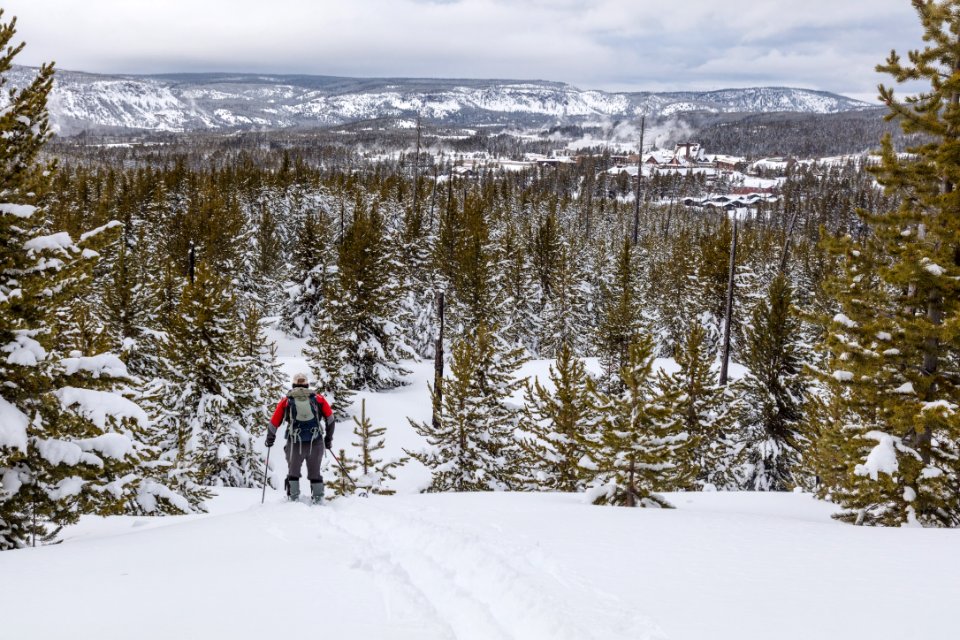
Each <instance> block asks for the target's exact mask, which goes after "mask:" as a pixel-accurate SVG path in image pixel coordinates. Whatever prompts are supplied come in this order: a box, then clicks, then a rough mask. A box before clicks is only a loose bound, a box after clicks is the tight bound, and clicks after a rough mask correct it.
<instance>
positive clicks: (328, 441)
mask: <svg viewBox="0 0 960 640" xmlns="http://www.w3.org/2000/svg"><path fill="white" fill-rule="evenodd" d="M323 446H325V447H326V448H327V449H330V450H331V451H333V438H326V439H325V440H324V441H323Z"/></svg>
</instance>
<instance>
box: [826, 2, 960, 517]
mask: <svg viewBox="0 0 960 640" xmlns="http://www.w3.org/2000/svg"><path fill="white" fill-rule="evenodd" d="M913 4H914V8H915V9H916V10H917V13H918V16H919V18H920V22H921V24H922V26H923V29H924V41H925V42H926V45H925V46H924V47H923V48H922V49H919V50H916V51H911V52H910V54H909V56H908V60H907V61H904V60H903V59H901V57H900V56H899V55H897V53H896V52H892V53H891V54H890V57H889V58H888V59H887V61H886V63H885V64H882V65H880V66H878V68H877V70H878V71H879V72H881V73H888V74H890V75H891V76H892V77H893V78H894V79H895V80H896V81H897V82H906V81H911V82H913V81H924V82H929V84H930V86H929V89H926V90H924V91H921V92H919V93H918V94H916V95H913V96H911V97H909V98H907V99H906V100H900V99H898V98H897V96H896V95H895V92H894V91H893V89H890V88H888V87H885V86H881V87H880V97H881V100H882V101H883V102H884V103H885V104H886V105H887V107H888V109H889V110H890V113H889V115H888V119H890V120H895V121H897V122H899V124H900V125H901V128H902V129H903V131H904V133H906V134H919V136H918V137H919V140H920V142H918V143H917V144H916V145H915V146H913V147H911V148H909V149H908V151H909V152H910V154H911V155H910V156H909V157H903V156H900V155H898V154H897V153H896V152H895V150H894V145H893V141H892V138H891V137H890V136H889V135H888V136H887V137H885V138H884V140H883V142H882V151H881V163H880V165H879V166H877V167H873V168H871V169H870V171H871V173H873V174H874V176H875V177H876V179H877V181H878V182H879V183H880V184H881V185H882V186H883V187H884V189H885V193H886V194H887V195H888V196H896V197H897V198H898V199H899V201H900V206H899V208H898V209H896V210H891V211H885V212H882V213H876V214H870V213H869V212H867V211H859V212H858V214H857V215H858V218H859V220H858V221H856V222H857V224H856V227H855V228H854V232H853V233H851V234H850V235H847V236H843V237H840V238H836V239H833V240H832V241H831V242H829V243H828V244H827V247H828V249H830V251H831V254H832V255H833V256H835V257H839V258H841V260H842V272H841V273H840V274H838V275H837V277H835V278H834V279H833V280H832V282H830V283H829V289H830V290H832V291H833V292H834V295H835V298H836V303H837V305H838V307H839V309H838V310H839V313H837V314H835V315H834V316H833V317H832V319H831V318H830V317H829V316H827V317H825V318H824V323H823V324H824V325H825V326H826V328H827V331H826V334H825V337H824V339H823V340H822V342H821V343H820V344H818V351H819V352H820V353H821V354H822V356H823V359H824V360H825V364H824V366H823V368H822V370H820V371H819V372H818V376H817V378H818V382H819V385H818V386H819V389H818V393H817V395H816V400H815V402H814V411H812V412H811V418H810V420H809V430H810V432H811V434H813V436H815V437H816V440H815V447H814V448H813V450H812V452H811V456H810V457H811V459H812V460H811V462H812V465H811V466H812V467H813V470H814V472H815V473H816V474H817V476H818V478H819V479H820V485H819V486H818V487H817V490H818V494H819V495H821V496H822V497H828V498H829V499H831V500H833V501H835V502H837V503H838V504H840V505H841V506H842V507H843V510H842V511H841V512H840V513H839V514H838V515H837V517H838V518H840V519H842V520H845V521H848V522H853V523H856V524H863V525H883V526H897V525H902V524H904V523H908V522H919V523H920V524H922V525H924V526H957V525H960V490H958V489H960V463H958V460H960V416H958V415H957V412H956V408H957V407H958V406H960V392H958V387H957V382H956V381H957V379H958V373H960V372H958V370H957V362H958V358H957V355H958V353H957V351H958V347H960V343H958V337H957V336H958V335H960V334H958V332H957V331H956V326H957V318H958V317H960V313H958V312H960V296H958V294H960V278H958V276H960V224H958V222H957V216H956V211H957V208H958V204H960V200H958V198H960V192H958V191H957V190H956V188H955V187H956V185H957V184H958V181H960V162H958V160H957V150H958V149H960V76H958V74H957V73H956V70H957V60H958V58H957V51H958V50H960V35H958V34H960V11H958V7H957V3H956V2H955V1H944V0H939V1H931V2H919V1H916V2H914V3H913Z"/></svg>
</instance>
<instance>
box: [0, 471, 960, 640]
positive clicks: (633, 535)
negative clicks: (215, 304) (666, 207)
mask: <svg viewBox="0 0 960 640" xmlns="http://www.w3.org/2000/svg"><path fill="white" fill-rule="evenodd" d="M670 497H671V498H672V500H673V501H674V503H675V504H676V505H677V507H678V508H677V509H676V510H653V509H635V510H630V509H623V508H614V507H594V506H590V505H587V504H584V503H583V502H582V500H581V498H580V497H579V496H575V495H563V494H509V493H499V494H439V495H400V496H392V497H377V496H374V497H371V498H369V499H362V498H349V499H341V500H338V501H334V502H332V503H330V504H328V505H327V506H324V507H309V506H307V505H304V504H287V503H283V502H282V497H281V496H280V494H279V493H277V492H273V491H271V492H268V497H267V504H266V505H265V506H260V504H259V502H260V493H259V491H257V490H251V489H233V490H221V491H220V495H219V496H218V497H217V498H216V499H214V500H213V501H212V502H211V513H210V514H209V515H205V516H187V517H170V518H156V519H151V518H134V517H112V518H84V520H83V521H82V522H81V523H80V524H79V525H77V526H76V527H73V528H72V529H70V530H69V531H67V533H66V536H65V538H66V540H65V542H64V543H63V544H61V545H57V546H51V547H41V548H37V549H24V550H19V551H9V552H5V553H2V554H0V577H2V580H0V630H2V637H3V638H5V639H6V638H9V639H11V640H21V639H24V640H27V639H30V640H47V639H49V640H59V639H60V638H64V637H69V638H78V639H87V638H90V639H94V638H96V639H97V640H112V639H118V640H119V639H123V640H126V639H129V638H136V639H138V640H153V639H158V640H160V639H163V640H167V639H170V638H230V639H231V640H261V639H262V638H276V637H300V638H310V637H323V638H356V639H358V640H361V639H362V640H367V639H369V640H391V639H401V638H402V639H410V640H414V639H416V640H432V639H444V640H451V639H461V640H463V639H475V640H498V639H507V638H512V639H522V640H540V639H544V640H565V639H570V640H590V639H597V640H643V639H645V638H673V639H676V640H703V639H709V640H751V639H757V640H761V639H762V640H767V639H770V638H776V639H777V640H792V639H796V640H814V639H815V640H830V639H835V638H836V639H848V638H870V639H871V640H884V639H888V638H889V639H890V640H894V639H896V640H906V639H921V638H924V639H925V638H938V639H939V638H952V637H956V632H957V624H958V619H957V613H956V611H957V610H956V603H957V602H960V579H958V577H957V576H960V554H958V553H957V552H956V549H957V548H958V544H960V532H957V531H950V530H925V529H897V530H891V529H866V528H858V527H853V526H849V525H844V524H839V523H837V522H834V521H832V520H831V519H830V518H829V514H830V511H831V507H830V506H829V505H827V504H824V503H820V502H817V501H815V500H813V499H812V498H810V497H809V496H806V495H802V494H758V493H703V494H671V496H670Z"/></svg>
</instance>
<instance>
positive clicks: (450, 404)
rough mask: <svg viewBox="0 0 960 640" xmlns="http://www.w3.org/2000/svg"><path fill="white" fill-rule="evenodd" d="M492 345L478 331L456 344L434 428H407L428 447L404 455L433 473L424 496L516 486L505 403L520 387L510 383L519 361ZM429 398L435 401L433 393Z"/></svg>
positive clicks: (512, 421) (511, 424)
mask: <svg viewBox="0 0 960 640" xmlns="http://www.w3.org/2000/svg"><path fill="white" fill-rule="evenodd" d="M496 339H497V338H496V336H495V335H494V333H493V332H492V331H490V330H489V329H487V328H486V327H484V326H481V327H480V328H479V329H478V331H477V333H476V335H475V336H473V337H470V338H464V339H460V340H457V341H456V342H455V343H454V345H453V353H452V362H451V364H450V375H449V376H448V377H445V378H444V380H443V402H442V405H441V406H442V412H441V416H440V420H439V424H438V425H437V426H436V427H435V426H434V425H433V424H432V423H429V422H426V423H418V422H414V421H412V420H411V422H410V423H411V425H412V426H413V428H414V430H416V432H417V433H419V434H420V435H421V436H424V437H425V438H426V439H427V442H428V444H429V448H428V449H426V450H424V451H407V454H408V455H410V456H411V457H413V458H415V459H416V460H418V461H420V462H421V463H422V464H423V465H425V466H426V467H428V468H429V469H430V470H431V471H432V474H433V479H432V481H431V483H430V487H429V488H428V489H427V491H495V490H504V489H510V488H513V485H514V484H516V478H517V474H518V472H519V469H518V458H519V452H518V447H517V443H516V440H515V436H514V429H515V425H516V416H515V415H514V413H515V412H514V410H513V409H511V408H510V407H508V406H507V405H506V404H505V401H506V400H507V398H508V397H509V396H510V395H511V394H512V393H513V392H514V391H516V390H517V389H519V387H520V385H521V384H522V381H518V380H515V379H514V378H513V374H514V372H515V371H516V369H517V368H518V367H519V365H520V362H521V356H520V353H519V352H518V351H516V350H514V351H507V352H504V351H503V350H502V347H499V346H498V345H497V344H496V342H495V341H496ZM431 393H432V395H434V399H435V394H436V390H432V392H431Z"/></svg>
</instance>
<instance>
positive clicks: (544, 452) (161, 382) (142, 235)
mask: <svg viewBox="0 0 960 640" xmlns="http://www.w3.org/2000/svg"><path fill="white" fill-rule="evenodd" d="M937 7H939V5H936V4H928V5H924V7H923V8H920V9H918V11H920V13H921V15H922V16H924V17H925V19H926V20H928V21H929V23H930V24H929V25H927V26H928V28H929V29H936V28H939V27H937V25H938V24H941V23H938V22H937V20H938V18H937V16H940V15H941V14H940V13H936V12H937V11H938V9H937ZM925 12H930V14H929V15H927V14H926V13H925ZM941 22H942V21H941ZM2 35H3V38H5V39H3V38H0V45H2V44H4V43H5V42H6V41H8V40H9V38H10V37H11V36H12V26H11V25H8V28H7V29H6V30H5V31H3V33H2ZM937 42H939V41H938V40H937ZM0 48H2V46H0ZM6 51H7V54H6V58H3V59H0V73H2V72H3V71H4V70H5V69H7V68H9V63H10V60H11V59H12V57H13V55H15V54H16V50H15V49H13V50H9V49H8V50H6ZM930 55H931V56H932V57H931V58H930V59H931V60H939V59H940V58H938V57H937V56H938V55H939V54H937V53H936V51H934V52H933V53H931V54H930ZM900 64H901V63H900V61H899V59H896V58H893V59H891V61H890V62H889V70H890V71H891V72H893V73H895V74H897V73H906V72H905V71H903V70H902V68H901V67H899V66H898V65H900ZM4 65H7V66H4ZM51 77H52V69H49V68H44V70H42V71H41V73H40V75H39V76H38V78H37V80H36V82H35V83H34V84H33V85H31V86H30V87H27V88H25V89H24V90H22V91H20V92H18V93H15V95H14V96H13V102H12V106H11V108H10V109H9V110H8V111H7V112H6V113H5V114H3V115H0V129H2V131H3V132H4V135H3V136H0V141H2V144H3V145H4V147H3V149H4V153H3V154H0V160H2V161H3V162H4V163H5V164H4V165H3V169H4V173H3V180H4V183H3V185H2V189H0V192H2V193H3V194H4V196H3V202H4V204H0V234H2V235H0V239H2V242H0V250H2V252H3V253H2V254H0V269H2V271H3V281H2V283H0V311H2V314H0V350H2V352H3V353H4V354H6V357H5V358H3V359H0V373H2V376H3V385H2V386H0V398H2V403H0V411H2V414H0V415H2V418H3V422H2V423H0V424H2V425H3V429H0V477H2V478H3V491H2V493H0V547H5V548H6V547H15V546H20V545H23V544H26V543H27V542H28V541H30V540H35V539H41V540H42V539H52V538H53V536H55V535H56V531H57V529H58V527H60V526H62V525H63V524H66V523H69V522H72V521H73V520H75V519H76V518H77V517H78V516H79V514H81V513H104V514H109V513H120V512H126V513H163V512H168V513H169V512H174V513H176V512H184V511H190V510H193V509H196V508H199V505H200V504H201V502H202V500H203V498H204V497H205V495H206V491H205V489H204V487H206V486H209V485H230V486H251V485H252V484H254V483H255V482H256V481H257V478H258V475H259V472H260V471H259V470H261V469H262V466H261V454H262V450H261V448H260V447H261V444H260V434H259V433H258V430H259V429H258V427H259V425H261V424H262V423H263V421H264V420H265V419H266V418H267V417H268V414H269V409H270V405H271V404H272V401H273V400H274V399H275V398H276V397H277V394H278V393H279V392H280V389H281V387H282V383H283V381H282V380H280V378H279V375H278V369H277V365H276V358H275V355H274V353H273V346H272V344H271V342H270V340H268V339H267V335H266V332H267V329H268V328H270V327H271V326H273V327H277V328H279V329H280V330H283V331H285V332H287V333H289V334H293V335H296V336H299V337H303V338H306V339H307V344H308V351H307V354H306V356H307V359H308V361H309V364H310V367H311V369H312V374H313V377H314V379H315V380H316V381H317V383H318V384H319V386H320V387H321V390H322V391H324V392H325V393H326V394H328V395H329V397H330V399H331V400H332V403H333V406H334V408H335V410H336V412H337V415H338V418H339V419H341V420H343V419H345V418H347V417H348V416H350V415H351V414H356V408H355V407H353V406H352V401H353V396H354V393H355V392H356V391H358V390H364V389H365V390H385V389H390V388H394V387H396V386H399V385H403V384H405V383H406V379H407V375H408V372H407V370H406V369H405V363H406V362H408V361H409V360H410V359H415V358H434V357H437V356H438V355H439V356H440V357H439V358H437V362H438V365H440V366H438V369H443V370H444V375H443V376H438V378H437V379H436V381H435V384H434V386H433V388H432V398H431V400H432V407H433V416H432V419H431V420H430V421H429V422H426V423H415V424H414V425H413V426H414V428H415V429H416V430H417V431H418V432H419V433H421V434H422V435H423V436H424V437H425V438H426V439H427V441H428V443H429V446H427V447H426V448H424V449H423V450H416V451H410V452H409V454H410V455H411V456H413V457H414V458H416V459H418V460H419V461H420V462H421V463H422V464H424V465H426V466H427V467H428V468H429V469H431V471H432V481H431V484H430V487H429V490H432V491H447V490H491V489H509V490H535V489H563V490H584V491H589V492H590V495H591V497H592V498H593V499H594V500H595V501H597V502H606V503H613V504H627V505H645V506H654V505H659V506H668V503H667V501H666V500H665V499H664V498H663V496H662V495H661V493H662V492H664V491H667V490H673V489H696V488H710V487H713V488H720V489H753V490H786V489H791V488H796V487H801V488H806V489H809V490H813V491H816V492H817V494H818V495H820V496H821V497H824V498H829V499H832V500H834V501H835V502H837V503H838V504H839V505H840V506H841V507H842V509H841V511H840V513H839V514H838V517H840V518H842V519H845V520H848V521H851V522H857V523H861V524H885V525H895V524H903V523H906V522H919V523H921V524H924V525H939V526H955V525H957V524H958V522H960V497H958V496H960V464H958V462H957V461H958V460H960V419H958V418H957V411H956V410H957V407H958V406H960V398H958V397H957V395H958V390H957V385H956V380H958V379H960V375H958V371H957V369H956V367H957V362H960V358H958V357H957V352H958V348H960V345H958V344H957V338H956V335H957V332H956V331H955V330H954V327H955V323H956V318H957V317H958V316H957V313H958V310H957V308H956V305H957V300H960V296H958V295H957V292H956V291H955V288H956V287H957V286H958V285H957V284H956V283H957V282H960V278H958V277H957V276H958V274H960V266H958V265H960V259H958V258H957V256H960V250H957V248H956V247H957V239H956V238H957V232H956V229H957V225H956V221H955V220H954V218H955V216H953V215H952V212H953V211H954V210H955V206H954V205H955V202H954V200H955V198H956V195H955V194H956V193H957V191H956V190H955V189H954V188H953V185H954V183H955V180H956V178H957V175H960V174H958V173H957V172H956V171H955V170H954V168H953V165H952V164H950V161H949V158H951V157H952V156H951V155H950V154H949V153H946V151H944V150H945V149H946V150H947V151H948V150H949V149H950V148H952V147H950V146H949V145H950V144H954V142H955V140H954V139H955V138H956V135H955V134H954V133H952V132H955V131H960V129H956V128H955V127H954V128H951V126H952V125H951V126H946V125H942V123H941V121H940V118H946V117H947V116H949V117H951V118H956V117H958V116H957V113H960V111H957V112H956V113H955V112H954V111H950V112H949V113H948V114H947V115H946V116H944V115H942V114H940V112H939V111H938V110H937V109H929V110H926V111H913V110H911V109H909V108H907V107H904V106H902V105H899V103H897V102H896V101H895V100H893V99H892V97H890V99H889V102H890V108H891V109H893V110H894V111H895V112H896V113H898V114H899V116H900V117H901V119H903V120H904V121H906V122H907V123H908V126H907V128H906V130H907V131H908V132H909V134H910V135H922V136H928V139H930V140H946V141H945V142H942V144H941V145H938V144H934V143H930V144H927V145H923V146H920V147H916V148H914V149H913V151H914V152H915V153H914V155H913V156H911V157H910V158H909V159H904V158H902V157H901V156H898V155H897V154H896V153H895V152H894V145H893V143H892V141H889V140H888V141H887V142H885V143H884V147H883V159H882V163H881V164H880V165H878V166H876V167H872V168H869V169H868V170H865V169H864V168H863V167H860V166H857V165H854V164H850V165H846V166H836V167H813V168H810V167H801V166H792V167H791V168H790V170H789V175H788V176H787V178H786V181H785V182H784V183H783V184H782V185H781V186H780V188H779V193H780V195H781V197H780V199H779V200H778V201H777V202H775V203H767V204H765V205H763V206H761V207H758V208H754V209H751V210H750V211H749V212H748V213H747V214H746V215H745V216H741V217H740V218H739V219H738V220H737V221H736V224H734V221H733V220H732V219H731V217H730V216H729V215H728V214H727V213H725V212H724V213H721V212H710V211H701V210H697V209H692V208H686V207H682V206H680V205H679V204H678V202H680V201H681V199H682V197H683V196H685V195H687V194H690V195H695V194H698V193H701V192H702V191H703V190H704V189H706V188H707V187H706V185H705V183H704V182H703V181H702V180H701V179H699V178H690V177H658V178H656V179H650V180H648V179H644V180H643V181H642V182H641V183H640V185H639V194H640V198H639V199H634V197H633V194H634V192H635V191H636V186H635V185H633V184H632V183H630V182H629V180H627V182H626V183H624V184H619V183H618V181H622V180H623V178H614V179H613V180H612V182H614V183H615V184H613V185H612V186H611V185H610V184H608V181H611V178H610V177H609V176H608V175H607V174H606V173H604V172H603V169H605V168H606V167H605V166H603V165H604V160H603V159H602V158H601V159H599V160H598V161H596V162H594V161H587V162H584V163H583V164H581V165H570V166H560V167H541V168H538V169H536V170H527V171H521V172H504V171H493V170H481V171H480V172H479V173H478V174H477V175H474V176H470V177H459V176H458V175H457V174H455V173H454V172H450V171H447V170H446V169H449V162H448V163H447V164H445V165H444V167H443V168H444V169H445V170H444V171H440V170H437V171H431V170H430V169H431V168H432V167H431V165H429V164H425V160H426V157H424V156H419V157H418V156H416V155H412V154H395V155H388V156H378V157H377V158H376V159H373V160H370V159H364V158H363V157H362V155H360V154H354V153H353V152H350V151H349V150H345V147H344V146H343V145H340V144H336V145H333V146H332V147H330V148H329V149H326V148H325V147H323V146H317V147H316V148H312V149H305V148H302V147H297V146H295V145H294V146H282V147H280V148H272V147H270V146H269V145H268V146H266V147H259V148H256V149H253V150H251V149H250V148H248V146H247V145H239V146H238V147H237V148H236V149H232V150H229V151H226V150H225V148H224V146H222V145H221V144H219V143H218V144H216V145H213V146H212V148H204V146H203V145H202V144H198V143H192V144H191V145H190V146H189V148H187V149H182V148H180V147H178V146H176V145H172V146H169V147H164V146H160V147H158V148H156V149H135V150H131V149H123V150H120V151H104V150H99V151H97V152H96V153H95V154H93V155H89V154H88V151H89V150H88V149H83V150H82V151H81V152H79V153H65V154H64V162H63V163H62V164H61V166H60V167H59V168H58V169H57V168H55V167H53V166H49V165H46V164H44V163H41V162H39V161H38V158H39V154H40V153H41V150H42V149H43V145H44V144H45V143H46V141H47V139H48V137H49V128H48V125H47V121H46V112H45V100H46V96H47V94H48V93H49V90H50V86H51ZM938 91H941V92H942V91H944V89H938ZM924 99H927V100H929V101H930V104H933V105H938V104H939V105H944V104H951V105H954V106H952V107H951V109H960V108H956V106H955V102H951V101H949V100H944V99H943V96H942V95H940V94H938V93H935V94H934V95H932V97H928V98H924ZM938 100H939V102H938ZM937 136H938V137H937ZM951 136H952V137H951ZM114 153H118V154H121V155H120V156H114V155H112V154H114ZM945 167H946V168H945ZM878 182H879V184H880V185H882V187H883V188H881V187H880V186H878V184H877V183H878ZM664 202H666V203H668V204H662V203H664ZM734 246H735V247H736V251H735V259H734V260H733V261H732V266H733V273H732V276H733V277H732V281H733V285H734V286H733V289H732V293H733V302H732V305H730V303H729V298H728V295H729V293H730V289H729V288H728V287H729V283H730V276H731V273H730V265H731V252H732V248H733V247H734ZM441 299H442V300H443V301H444V304H443V305H442V307H443V311H444V313H443V316H442V318H441V316H440V308H441V305H440V304H439V302H440V300H441ZM728 305H730V308H732V311H733V314H732V318H731V320H730V322H729V323H728V322H727V320H726V317H727V309H728ZM441 320H442V322H441ZM441 324H442V326H443V327H444V332H443V334H442V335H440V333H439V328H440V326H441ZM728 332H729V334H730V343H731V350H732V360H733V362H735V363H736V364H738V365H739V367H738V368H736V369H735V371H734V373H735V374H736V375H733V376H731V379H730V380H723V381H721V380H720V379H719V376H718V374H717V371H716V369H717V367H716V363H717V361H718V357H719V353H718V352H719V351H720V350H721V349H722V347H723V343H724V336H725V334H726V333H728ZM438 350H440V351H441V353H439V354H438V353H437V351H438ZM531 357H537V358H549V359H555V360H556V364H555V365H554V366H553V369H552V373H551V377H552V382H553V384H550V385H546V384H542V383H533V384H529V383H528V382H526V381H520V380H517V377H516V373H517V371H518V369H519V367H520V365H521V364H522V363H523V361H524V360H525V359H527V358H531ZM658 357H664V358H670V359H671V360H670V361H669V362H668V366H667V368H666V369H662V367H661V366H660V364H662V363H659V364H658V363H657V362H656V358H658ZM585 358H596V362H597V369H596V373H595V374H594V375H588V374H587V367H586V364H587V363H585V362H584V359H585ZM590 364H591V366H593V365H592V362H591V363H590ZM521 392H522V393H523V394H524V396H525V399H526V401H525V402H524V403H523V408H522V409H521V408H518V407H517V406H516V404H515V403H514V402H512V401H511V397H512V396H514V395H516V394H518V393H521ZM376 433H380V431H378V430H377V429H376V426H375V425H372V424H370V421H369V420H368V419H367V417H366V416H365V415H364V416H362V417H361V419H360V420H357V423H356V429H355V434H356V436H355V437H356V438H357V440H354V443H355V444H356V445H357V447H358V448H359V449H360V450H361V452H362V454H363V455H362V460H359V459H358V460H356V461H355V462H356V463H357V464H360V465H362V471H363V473H364V475H365V476H369V477H370V478H371V484H373V485H376V486H378V487H384V483H385V481H386V480H388V479H389V477H390V469H391V468H393V466H395V465H394V463H395V462H396V461H383V460H379V459H377V458H376V454H375V450H376V448H377V446H379V444H382V440H377V441H376V442H372V441H371V438H379V437H380V436H372V435H371V434H376ZM364 434H366V435H364ZM377 443H379V444H377ZM347 462H348V463H351V462H353V461H350V460H347ZM348 468H349V464H348Z"/></svg>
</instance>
